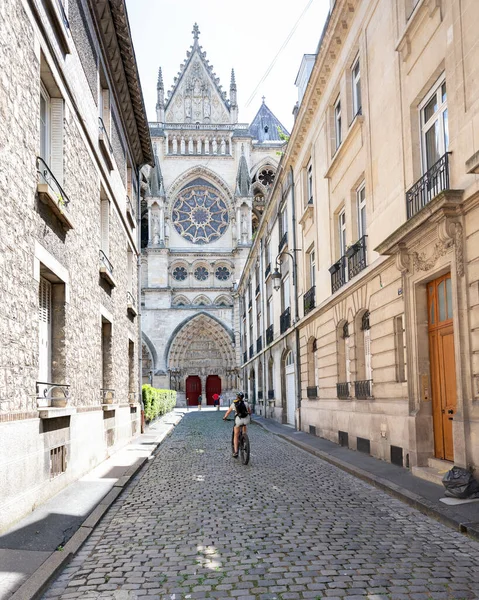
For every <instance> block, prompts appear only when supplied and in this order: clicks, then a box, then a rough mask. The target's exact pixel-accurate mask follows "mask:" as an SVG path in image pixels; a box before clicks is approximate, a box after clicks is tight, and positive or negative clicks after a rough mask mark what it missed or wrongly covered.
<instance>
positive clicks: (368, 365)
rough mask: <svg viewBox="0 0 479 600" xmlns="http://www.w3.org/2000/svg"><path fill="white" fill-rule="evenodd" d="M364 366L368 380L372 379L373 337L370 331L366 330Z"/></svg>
mask: <svg viewBox="0 0 479 600" xmlns="http://www.w3.org/2000/svg"><path fill="white" fill-rule="evenodd" d="M364 366H365V373H366V379H367V380H368V379H372V378H373V370H372V367H371V335H370V330H369V329H365V330H364Z"/></svg>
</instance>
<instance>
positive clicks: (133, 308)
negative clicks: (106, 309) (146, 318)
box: [126, 302, 138, 317]
mask: <svg viewBox="0 0 479 600" xmlns="http://www.w3.org/2000/svg"><path fill="white" fill-rule="evenodd" d="M126 310H127V312H128V314H129V315H131V316H132V317H136V316H137V315H138V311H137V310H136V306H135V305H134V304H132V303H130V302H129V303H128V305H127V307H126Z"/></svg>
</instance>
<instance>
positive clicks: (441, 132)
mask: <svg viewBox="0 0 479 600" xmlns="http://www.w3.org/2000/svg"><path fill="white" fill-rule="evenodd" d="M443 86H446V95H445V96H446V99H445V100H443V99H442V96H443V92H442V90H443ZM434 97H436V102H437V108H436V109H435V111H434V113H433V115H432V116H431V117H429V119H427V120H426V115H425V109H426V107H427V106H428V104H429V103H430V102H431V100H432V99H433V98H434ZM418 111H419V127H420V136H421V168H422V172H423V174H424V173H426V172H427V171H428V170H429V169H430V168H431V167H432V166H433V164H435V163H436V162H437V160H439V159H440V158H441V156H444V154H445V153H446V152H447V151H448V148H449V123H448V116H449V115H448V106H447V85H446V74H445V72H443V73H442V74H441V75H440V76H439V77H438V79H437V80H436V82H435V83H434V85H433V86H432V87H431V89H430V90H429V92H428V93H427V94H426V95H425V96H424V98H423V100H422V101H421V102H420V104H419V106H418ZM444 115H445V116H446V123H445V122H444ZM436 122H437V123H438V125H439V129H438V132H437V133H436V135H435V142H436V145H437V143H438V141H439V145H440V148H438V157H437V158H436V160H435V161H434V162H433V163H432V164H430V165H428V157H427V142H426V134H427V133H428V132H429V131H431V130H432V129H433V128H434V127H435V123H436Z"/></svg>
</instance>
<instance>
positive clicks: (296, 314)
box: [289, 166, 301, 431]
mask: <svg viewBox="0 0 479 600" xmlns="http://www.w3.org/2000/svg"><path fill="white" fill-rule="evenodd" d="M289 168H290V173H291V201H292V204H293V206H292V221H293V248H294V250H293V256H294V263H295V264H294V277H293V279H294V325H295V326H294V333H295V337H296V373H297V375H296V395H297V401H298V431H301V358H300V355H299V329H298V321H299V299H298V262H297V260H296V254H295V253H296V248H297V247H298V246H297V244H296V204H295V199H294V175H293V167H292V166H290V167H289Z"/></svg>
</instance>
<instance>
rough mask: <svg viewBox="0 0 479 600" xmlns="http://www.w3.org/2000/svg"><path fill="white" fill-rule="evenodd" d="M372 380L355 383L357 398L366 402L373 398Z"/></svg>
mask: <svg viewBox="0 0 479 600" xmlns="http://www.w3.org/2000/svg"><path fill="white" fill-rule="evenodd" d="M372 383H373V382H372V380H371V379H366V380H364V381H355V382H354V395H355V396H356V398H359V399H361V400H364V399H365V398H370V397H371V395H372V394H371V389H372Z"/></svg>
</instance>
